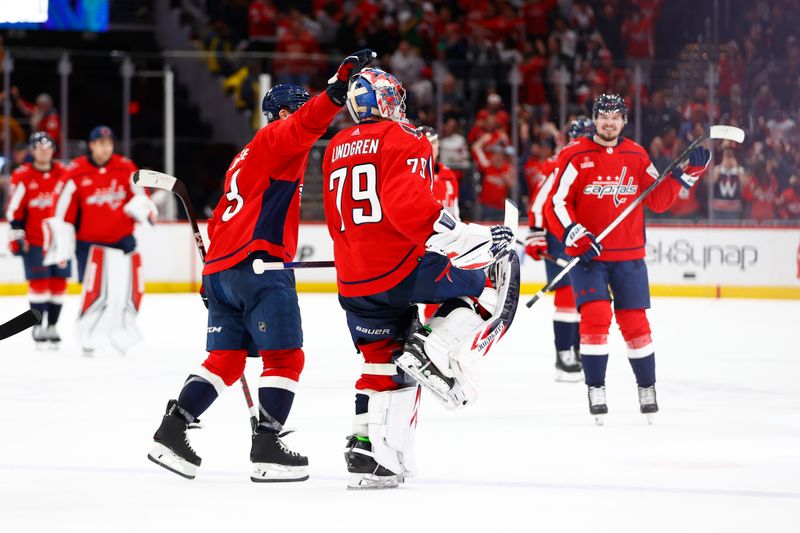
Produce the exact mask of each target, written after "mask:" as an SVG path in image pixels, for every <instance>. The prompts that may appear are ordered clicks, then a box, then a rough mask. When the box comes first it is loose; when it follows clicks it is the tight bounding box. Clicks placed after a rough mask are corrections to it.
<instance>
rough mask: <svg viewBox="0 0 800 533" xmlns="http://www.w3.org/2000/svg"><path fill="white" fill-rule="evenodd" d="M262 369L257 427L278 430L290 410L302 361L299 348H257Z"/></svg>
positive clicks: (269, 431)
mask: <svg viewBox="0 0 800 533" xmlns="http://www.w3.org/2000/svg"><path fill="white" fill-rule="evenodd" d="M259 355H261V359H262V361H263V363H264V372H263V373H262V374H261V382H260V384H259V388H258V411H259V417H258V431H260V432H267V433H279V432H280V431H281V430H282V429H283V425H284V424H285V423H286V419H287V418H289V411H291V410H292V403H293V402H294V393H295V390H297V382H298V380H299V379H300V373H301V372H302V371H303V366H304V365H305V354H304V353H303V350H302V349H301V348H291V349H288V350H260V351H259Z"/></svg>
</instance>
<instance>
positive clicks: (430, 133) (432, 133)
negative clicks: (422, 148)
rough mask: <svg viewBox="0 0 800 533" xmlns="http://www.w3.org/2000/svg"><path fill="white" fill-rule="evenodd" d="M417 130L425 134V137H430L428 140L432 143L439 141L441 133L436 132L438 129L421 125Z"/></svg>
mask: <svg viewBox="0 0 800 533" xmlns="http://www.w3.org/2000/svg"><path fill="white" fill-rule="evenodd" d="M417 131H418V132H420V133H421V134H423V135H424V136H425V137H427V138H428V141H429V142H431V143H434V142H437V141H438V140H439V134H438V133H436V130H435V129H433V128H432V127H430V126H420V127H419V128H417Z"/></svg>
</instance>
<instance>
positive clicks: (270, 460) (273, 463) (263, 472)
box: [250, 432, 308, 483]
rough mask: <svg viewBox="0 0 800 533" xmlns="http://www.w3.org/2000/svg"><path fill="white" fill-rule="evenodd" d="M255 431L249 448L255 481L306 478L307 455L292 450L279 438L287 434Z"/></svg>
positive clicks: (252, 475) (252, 478) (265, 481)
mask: <svg viewBox="0 0 800 533" xmlns="http://www.w3.org/2000/svg"><path fill="white" fill-rule="evenodd" d="M288 433H289V432H286V433H281V434H280V435H279V434H277V433H256V434H254V435H253V447H252V448H250V461H251V462H252V463H253V473H252V474H251V475H250V479H251V480H252V481H255V482H257V483H269V482H281V481H305V480H307V479H308V457H306V456H304V455H300V454H299V453H297V452H293V451H292V450H290V449H289V448H287V447H286V445H285V444H284V443H283V441H282V440H281V437H284V436H286V435H287V434H288Z"/></svg>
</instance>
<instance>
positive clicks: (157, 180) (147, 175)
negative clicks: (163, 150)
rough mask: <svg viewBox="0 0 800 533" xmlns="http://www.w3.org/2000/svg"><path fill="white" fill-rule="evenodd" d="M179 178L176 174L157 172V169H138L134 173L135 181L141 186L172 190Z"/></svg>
mask: <svg viewBox="0 0 800 533" xmlns="http://www.w3.org/2000/svg"><path fill="white" fill-rule="evenodd" d="M176 181H178V179H177V178H176V177H175V176H170V175H169V174H164V173H163V172H156V171H155V170H137V171H136V172H134V173H133V183H134V184H135V185H138V186H139V187H153V188H154V189H163V190H165V191H171V190H172V189H173V187H175V182H176Z"/></svg>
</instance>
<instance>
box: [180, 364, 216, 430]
mask: <svg viewBox="0 0 800 533" xmlns="http://www.w3.org/2000/svg"><path fill="white" fill-rule="evenodd" d="M217 396H219V393H218V392H217V389H216V388H215V387H214V385H212V384H211V383H210V382H209V381H208V380H207V379H205V378H203V377H200V376H197V375H195V374H191V375H190V376H189V377H188V378H187V379H186V382H185V383H184V384H183V388H182V389H181V394H180V396H178V406H179V407H180V408H181V409H183V411H185V412H186V413H188V414H189V415H191V416H192V420H189V422H193V421H194V419H196V418H198V417H199V416H200V415H202V414H203V413H204V412H205V410H206V409H208V408H209V407H210V406H211V404H212V403H214V400H216V399H217Z"/></svg>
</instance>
